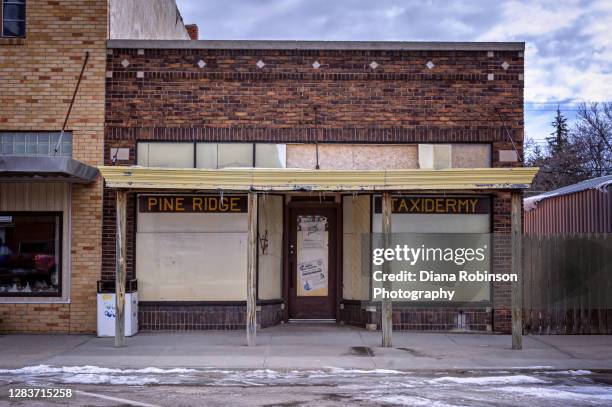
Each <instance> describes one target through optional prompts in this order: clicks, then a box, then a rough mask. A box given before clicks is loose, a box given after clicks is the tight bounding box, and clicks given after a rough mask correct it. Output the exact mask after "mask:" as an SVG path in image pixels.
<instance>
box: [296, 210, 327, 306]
mask: <svg viewBox="0 0 612 407" xmlns="http://www.w3.org/2000/svg"><path fill="white" fill-rule="evenodd" d="M328 245H329V227H328V222H327V217H326V216H320V215H299V216H298V217H297V242H296V250H297V252H296V255H297V267H296V273H297V276H296V281H297V284H296V285H297V296H298V297H325V296H327V295H328V286H329V274H328V261H329V258H328V257H329V256H328V254H329V252H328Z"/></svg>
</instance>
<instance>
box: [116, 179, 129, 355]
mask: <svg viewBox="0 0 612 407" xmlns="http://www.w3.org/2000/svg"><path fill="white" fill-rule="evenodd" d="M126 198H127V192H126V191H124V190H122V189H117V201H116V207H117V213H116V218H117V219H116V221H117V225H116V229H117V230H116V232H115V233H116V239H115V241H116V243H115V347H117V348H120V347H122V346H123V342H124V338H125V326H124V325H125V317H124V314H125V312H124V311H125V276H126V264H125V257H126V242H125V222H126V220H125V217H126Z"/></svg>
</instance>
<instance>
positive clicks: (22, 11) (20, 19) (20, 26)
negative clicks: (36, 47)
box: [2, 0, 26, 38]
mask: <svg viewBox="0 0 612 407" xmlns="http://www.w3.org/2000/svg"><path fill="white" fill-rule="evenodd" d="M25 32H26V1H25V0H2V36H3V37H17V38H19V37H25Z"/></svg>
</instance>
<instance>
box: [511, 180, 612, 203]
mask: <svg viewBox="0 0 612 407" xmlns="http://www.w3.org/2000/svg"><path fill="white" fill-rule="evenodd" d="M611 184H612V175H606V176H605V177H599V178H593V179H589V180H586V181H582V182H579V183H577V184H573V185H568V186H566V187H563V188H559V189H555V190H553V191H549V192H546V193H544V194H540V195H536V196H532V197H529V198H526V199H525V200H524V201H523V207H524V208H525V210H528V211H529V210H532V209H533V208H535V207H536V206H537V204H538V202H540V201H542V200H544V199H548V198H552V197H555V196H562V195H569V194H573V193H575V192H580V191H585V190H587V189H598V190H600V191H602V192H604V191H606V190H607V188H608V187H609V186H610V185H611Z"/></svg>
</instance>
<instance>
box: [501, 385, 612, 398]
mask: <svg viewBox="0 0 612 407" xmlns="http://www.w3.org/2000/svg"><path fill="white" fill-rule="evenodd" d="M496 390H499V391H503V392H506V393H520V394H522V395H525V396H532V397H537V398H542V399H547V400H572V401H576V400H584V401H588V400H591V401H602V400H606V401H608V400H609V401H612V390H610V389H609V388H607V389H606V390H602V388H601V387H596V386H572V387H569V386H553V387H500V388H498V389H496Z"/></svg>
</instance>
